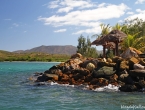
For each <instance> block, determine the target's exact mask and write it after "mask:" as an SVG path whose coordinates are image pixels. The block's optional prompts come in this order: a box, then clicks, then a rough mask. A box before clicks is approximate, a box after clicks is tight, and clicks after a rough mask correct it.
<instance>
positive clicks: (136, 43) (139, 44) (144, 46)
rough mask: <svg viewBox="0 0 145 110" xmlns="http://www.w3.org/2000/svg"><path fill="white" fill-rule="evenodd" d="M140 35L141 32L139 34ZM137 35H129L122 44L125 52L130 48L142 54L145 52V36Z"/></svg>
mask: <svg viewBox="0 0 145 110" xmlns="http://www.w3.org/2000/svg"><path fill="white" fill-rule="evenodd" d="M139 33H140V32H139ZM139 33H136V34H134V35H130V34H128V35H127V37H126V38H125V39H124V41H123V42H122V43H121V47H122V50H123V51H125V50H126V49H127V48H129V47H133V48H136V49H138V50H140V51H142V52H144V50H145V43H144V42H145V36H142V37H138V36H137V35H138V34H139Z"/></svg>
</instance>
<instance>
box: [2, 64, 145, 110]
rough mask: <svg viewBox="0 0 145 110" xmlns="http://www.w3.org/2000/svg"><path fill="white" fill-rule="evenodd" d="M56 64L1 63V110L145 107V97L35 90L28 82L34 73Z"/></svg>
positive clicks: (45, 87)
mask: <svg viewBox="0 0 145 110" xmlns="http://www.w3.org/2000/svg"><path fill="white" fill-rule="evenodd" d="M56 64H57V63H43V62H0V110H127V108H122V109H121V106H123V105H124V106H130V105H131V106H133V105H134V106H136V107H137V106H138V107H140V106H145V94H144V93H125V92H95V91H89V90H83V89H81V88H78V87H67V86H61V85H43V86H35V85H34V84H33V83H32V82H30V81H29V80H28V78H29V76H31V75H33V73H35V72H44V71H45V70H47V69H49V68H50V67H51V66H53V65H56ZM140 109H141V108H138V109H135V110H140ZM129 110H133V109H131V108H130V109H129ZM141 110H145V108H144V109H141Z"/></svg>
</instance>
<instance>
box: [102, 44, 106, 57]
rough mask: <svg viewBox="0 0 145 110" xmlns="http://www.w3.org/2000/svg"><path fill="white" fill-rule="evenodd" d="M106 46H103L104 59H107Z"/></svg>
mask: <svg viewBox="0 0 145 110" xmlns="http://www.w3.org/2000/svg"><path fill="white" fill-rule="evenodd" d="M105 50H106V45H103V58H106V51H105Z"/></svg>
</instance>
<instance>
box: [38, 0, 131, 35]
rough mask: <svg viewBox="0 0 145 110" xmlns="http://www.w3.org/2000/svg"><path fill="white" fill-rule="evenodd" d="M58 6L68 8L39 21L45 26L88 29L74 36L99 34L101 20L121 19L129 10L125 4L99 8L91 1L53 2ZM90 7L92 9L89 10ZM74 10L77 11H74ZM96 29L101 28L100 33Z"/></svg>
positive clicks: (105, 5)
mask: <svg viewBox="0 0 145 110" xmlns="http://www.w3.org/2000/svg"><path fill="white" fill-rule="evenodd" d="M51 4H52V3H51ZM58 4H61V6H66V7H65V8H64V7H60V8H58V7H57V8H58V10H57V11H56V12H57V13H56V14H55V15H52V16H50V17H42V16H40V17H38V20H40V21H42V22H44V24H45V25H51V26H53V27H60V26H62V27H63V26H77V27H85V28H88V29H84V30H78V32H74V33H73V34H80V33H82V32H85V33H94V32H99V31H100V29H99V28H100V26H99V25H100V21H101V20H108V19H112V18H119V17H121V16H123V15H124V14H125V12H126V10H128V9H129V8H128V7H127V6H126V5H125V4H124V3H121V4H119V5H114V4H106V3H101V4H98V6H95V5H93V3H92V2H90V0H61V1H60V2H59V1H57V2H55V3H54V2H53V5H58ZM85 4H86V5H85ZM76 7H77V8H76ZM78 7H79V8H78ZM88 7H90V8H89V9H88ZM74 8H75V10H73V9H74ZM80 8H81V9H80ZM83 8H85V9H83ZM61 12H68V13H65V14H63V15H62V14H60V13H61ZM96 27H99V28H98V30H99V31H97V30H96ZM55 32H57V31H55Z"/></svg>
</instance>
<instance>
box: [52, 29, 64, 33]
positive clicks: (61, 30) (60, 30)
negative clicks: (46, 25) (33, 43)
mask: <svg viewBox="0 0 145 110" xmlns="http://www.w3.org/2000/svg"><path fill="white" fill-rule="evenodd" d="M65 31H66V29H59V30H56V31H54V32H65Z"/></svg>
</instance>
